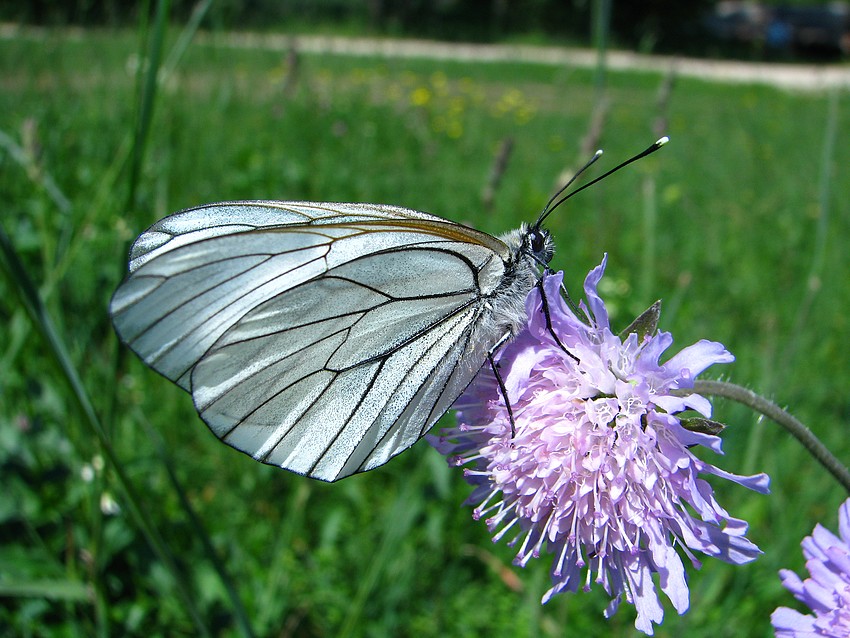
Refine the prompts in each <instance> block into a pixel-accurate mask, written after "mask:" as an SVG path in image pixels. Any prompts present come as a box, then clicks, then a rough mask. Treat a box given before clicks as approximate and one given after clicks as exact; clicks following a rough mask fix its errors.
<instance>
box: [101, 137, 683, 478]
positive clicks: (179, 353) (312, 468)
mask: <svg viewBox="0 0 850 638" xmlns="http://www.w3.org/2000/svg"><path fill="white" fill-rule="evenodd" d="M666 142H667V138H666V137H663V138H661V139H660V140H658V141H657V142H655V144H653V145H651V146H650V147H649V148H648V149H646V150H645V151H643V152H642V153H640V154H638V155H636V156H634V157H632V158H631V159H629V160H627V161H625V162H623V163H621V164H619V165H618V166H616V167H615V168H613V169H611V170H609V171H608V172H606V173H605V174H603V175H602V176H600V177H597V178H596V179H594V180H592V181H590V182H589V183H587V184H585V185H584V186H582V187H581V188H578V189H576V190H574V191H572V192H571V193H569V194H567V195H565V196H563V197H562V198H561V199H560V200H558V201H557V202H556V201H555V200H556V199H557V198H558V197H559V196H560V195H561V193H563V191H564V190H566V188H567V187H568V186H569V185H570V184H571V183H572V180H570V183H568V184H567V185H566V186H564V188H562V189H561V190H560V191H559V192H558V193H556V194H555V196H553V197H552V199H550V200H549V203H548V204H547V205H546V206H545V208H544V209H543V212H542V213H541V214H540V216H539V217H538V219H537V221H536V222H535V223H534V224H533V225H531V226H529V225H526V224H523V225H522V227H520V228H519V229H517V230H514V231H512V232H509V233H507V234H505V235H503V236H501V237H500V238H498V239H497V238H496V237H492V236H490V235H488V234H486V233H482V232H480V231H477V230H474V229H472V228H469V227H467V226H462V225H460V224H456V223H454V222H450V221H447V220H445V219H441V218H439V217H435V216H434V215H428V214H427V213H420V212H417V211H414V210H409V209H406V208H398V207H395V206H384V205H380V204H378V205H372V204H327V203H310V202H268V201H261V202H233V203H223V204H210V205H208V206H201V207H198V208H190V209H188V210H184V211H182V212H179V213H176V214H174V215H171V216H170V217H166V218H165V219H163V220H161V221H159V222H157V223H156V224H154V225H153V226H151V227H150V228H149V229H148V230H147V231H145V232H144V233H142V235H141V236H140V237H139V238H138V239H137V240H136V242H135V243H134V244H133V248H132V249H131V251H130V274H129V276H128V277H127V279H126V280H125V281H124V283H122V284H121V286H120V287H119V288H118V290H117V291H116V292H115V295H114V296H113V297H112V302H111V304H110V308H109V311H110V314H111V315H112V321H113V323H114V324H115V329H116V330H117V331H118V334H119V335H120V336H121V338H122V339H123V340H124V341H125V342H126V343H127V345H128V346H130V348H132V349H133V350H134V351H135V352H136V354H138V355H139V356H140V357H141V358H142V359H143V360H144V361H145V363H147V364H148V365H149V366H151V367H152V368H153V369H154V370H156V371H158V372H160V373H161V374H163V375H165V376H166V377H168V378H169V379H171V380H172V381H174V382H175V383H176V384H178V385H179V386H180V387H182V388H183V389H184V390H186V391H188V392H190V393H191V394H192V399H193V401H194V402H195V409H197V411H198V414H199V415H200V416H201V418H202V419H203V420H204V421H205V422H206V424H207V425H208V426H209V427H210V429H211V430H212V431H213V433H214V434H215V435H216V436H217V437H218V438H220V439H221V440H222V441H224V442H225V443H227V444H228V445H231V446H232V447H235V448H236V449H238V450H241V451H243V452H245V453H246V454H249V455H251V456H252V457H254V458H255V459H257V460H258V461H262V462H263V463H268V464H270V465H278V466H280V467H283V468H285V469H287V470H291V471H293V472H298V473H299V474H305V475H307V476H310V477H313V478H317V479H322V480H324V481H335V480H337V479H340V478H343V477H345V476H349V475H351V474H354V473H355V472H364V471H366V470H371V469H373V468H375V467H378V466H379V465H383V464H384V463H386V462H387V461H388V460H389V459H391V458H392V457H393V456H395V455H396V454H398V453H400V452H403V451H404V450H406V449H407V448H409V447H410V446H411V445H413V444H414V443H415V442H416V441H417V440H419V438H420V437H422V436H423V435H424V434H425V433H426V432H427V431H428V430H429V429H430V428H431V427H432V426H433V425H434V424H435V423H436V422H437V420H438V419H439V418H440V417H441V416H442V415H443V414H444V413H445V412H446V411H447V410H448V409H449V407H450V406H451V405H452V403H454V401H455V399H457V397H458V396H459V395H460V394H461V392H463V390H464V389H465V388H466V386H467V385H468V384H469V383H470V382H471V381H472V379H473V377H475V375H476V374H477V373H478V371H479V370H480V369H481V367H482V366H483V365H484V364H485V363H486V362H487V360H488V357H489V356H490V355H491V354H492V352H493V351H494V350H495V349H496V348H498V346H500V345H501V344H503V343H504V342H506V341H507V340H509V339H510V338H511V337H512V336H513V335H514V334H516V333H517V331H518V330H519V329H520V327H521V326H522V325H523V324H524V323H525V321H526V318H527V317H526V312H525V298H526V296H527V294H528V292H529V291H530V290H531V288H532V286H534V285H535V284H536V282H537V281H538V278H539V276H540V275H539V269H540V268H543V269H545V268H547V266H548V264H549V261H550V260H551V259H552V254H553V251H554V244H553V242H552V239H551V237H550V235H549V233H548V232H547V231H546V230H544V229H543V228H542V227H541V224H542V222H543V220H544V219H545V218H546V217H547V216H548V215H549V214H550V213H551V212H552V211H553V210H554V209H555V208H557V207H558V206H559V205H560V204H561V203H562V202H563V201H565V200H566V199H568V198H569V197H571V196H573V195H575V194H576V193H578V192H580V191H581V190H584V189H585V188H587V187H588V186H591V185H592V184H594V183H596V182H598V181H599V180H601V179H604V178H605V177H606V176H608V175H610V174H611V173H613V172H614V171H616V170H618V169H620V168H622V167H623V166H625V165H627V164H629V163H631V162H633V161H635V160H637V159H640V158H641V157H644V156H645V155H648V154H649V153H652V152H653V151H655V150H657V149H658V148H660V147H661V146H662V145H663V144H665V143H666ZM600 155H601V151H597V153H596V155H594V157H593V159H591V160H590V162H588V163H587V164H586V165H585V167H584V168H587V167H588V166H590V164H592V163H593V162H594V161H595V160H596V159H597V158H598V157H599V156H600ZM584 168H583V169H582V170H581V171H579V172H578V173H577V174H576V176H578V174H580V173H581V172H582V171H583V170H584ZM573 179H575V178H573ZM553 202H554V203H553ZM502 393H503V396H504V395H505V390H504V388H502ZM505 400H506V401H507V403H508V410H509V411H510V402H509V400H508V397H506V396H505Z"/></svg>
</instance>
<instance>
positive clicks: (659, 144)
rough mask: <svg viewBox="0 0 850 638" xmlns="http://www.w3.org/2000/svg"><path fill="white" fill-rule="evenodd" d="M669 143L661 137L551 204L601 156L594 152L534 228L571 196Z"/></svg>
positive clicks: (549, 205) (542, 214)
mask: <svg viewBox="0 0 850 638" xmlns="http://www.w3.org/2000/svg"><path fill="white" fill-rule="evenodd" d="M669 141H670V138H669V137H667V136H666V135H665V136H664V137H662V138H660V139H658V140H656V141H655V142H654V143H653V144H652V145H651V146H649V147H648V148H646V149H645V150H644V151H642V152H640V153H638V154H637V155H635V156H634V157H631V158H629V159H627V160H626V161H625V162H622V163H620V164H617V166H615V167H614V168H612V169H611V170H609V171H607V172H605V173H603V174H602V175H600V176H599V177H597V178H595V179H592V180H591V181H589V182H588V183H587V184H584V185H583V186H580V187H578V188H577V189H575V190H574V191H571V192H569V193H567V194H566V195H564V196H563V197H561V199H559V200H557V201H556V202H555V203H554V204H553V203H552V202H553V201H554V200H555V198H557V197H558V196H560V195H561V193H563V192H564V191H565V190H566V189H567V188H568V187H569V186H570V184H572V183H573V182H574V181H575V179H576V177H578V176H579V175H581V173H582V172H583V171H584V170H585V169H586V168H587V167H588V166H590V165H591V164H593V162H595V161H596V160H597V159H598V158H599V156H600V155H601V154H602V151H596V153H595V154H594V156H593V158H592V159H591V160H590V161H589V162H588V163H587V164H585V165H584V168H582V169H581V170H580V171H579V172H578V173H576V174H575V176H574V177H573V178H572V179H571V180H570V181H569V182H567V184H566V185H565V186H564V187H563V188H562V189H561V190H559V191H558V192H557V193H555V195H554V196H553V197H552V199H550V200H549V203H547V204H546V207H545V208H544V209H543V212H542V213H541V214H540V217H539V218H538V219H537V223H536V224H535V226H536V227H539V226H540V224H542V223H543V220H544V219H546V218H547V217H548V216H549V214H550V213H551V212H552V211H553V210H555V209H556V208H558V206H560V205H561V204H563V203H564V202H565V201H567V200H568V199H569V198H570V197H572V196H573V195H577V194H578V193H580V192H582V191H583V190H584V189H585V188H590V187H591V186H593V185H594V184H595V183H596V182H599V181H601V180H603V179H605V178H606V177H608V176H609V175H611V174H612V173H616V172H617V171H619V170H620V169H621V168H623V167H624V166H628V165H629V164H631V163H632V162H636V161H637V160H639V159H641V158H644V157H646V156H647V155H650V154H652V153H654V152H655V151H657V150H658V149H659V148H661V147H662V146H664V145H665V144H666V143H667V142H669Z"/></svg>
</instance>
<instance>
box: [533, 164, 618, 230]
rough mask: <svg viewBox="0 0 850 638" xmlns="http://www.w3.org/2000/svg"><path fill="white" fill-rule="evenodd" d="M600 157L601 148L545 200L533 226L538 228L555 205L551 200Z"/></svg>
mask: <svg viewBox="0 0 850 638" xmlns="http://www.w3.org/2000/svg"><path fill="white" fill-rule="evenodd" d="M600 157H602V149H601V148H600V149H599V150H597V151H596V152H595V153H594V154H593V157H591V158H590V159H589V160H587V162H585V164H584V166H582V167H581V168H580V169H578V170H577V171H576V173H575V175H573V176H572V177H571V178H570V180H569V181H568V182H567V183H566V184H564V185H563V186H561V188H559V189H558V192H557V193H555V194H554V195H552V197H550V198H549V201H548V202H546V205H545V206H544V207H543V210H542V211H540V217H538V218H537V223H536V224H535V225H534V226H535V228H540V223H541V222H542V221H543V220H544V219H546V217H547V216H548V215H549V213H551V212H552V209H554V208H555V207H556V206H557V204H555V206H552V202H554V201H555V200H556V199H557V198H558V197H559V196H560V195H561V193H563V192H564V191H565V190H567V189H568V188H569V187H570V186H572V184H573V182H575V181H576V180H577V179H578V178H579V176H580V175H581V174H582V173H584V172H585V171H586V170H587V169H588V168H590V167H591V166H592V165H593V164H594V162H596V160H598V159H599V158H600ZM550 206H551V208H550Z"/></svg>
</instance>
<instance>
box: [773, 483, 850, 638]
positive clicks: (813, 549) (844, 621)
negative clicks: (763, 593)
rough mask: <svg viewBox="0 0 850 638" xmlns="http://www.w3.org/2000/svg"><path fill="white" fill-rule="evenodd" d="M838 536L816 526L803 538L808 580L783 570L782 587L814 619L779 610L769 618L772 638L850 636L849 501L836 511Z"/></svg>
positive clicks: (786, 610) (788, 610) (781, 608)
mask: <svg viewBox="0 0 850 638" xmlns="http://www.w3.org/2000/svg"><path fill="white" fill-rule="evenodd" d="M838 533H839V534H840V535H841V538H839V537H838V536H836V535H835V534H833V533H832V532H830V531H829V530H828V529H826V528H825V527H822V526H821V525H820V524H818V525H816V526H815V529H814V531H813V532H812V535H811V536H806V538H804V539H803V542H802V546H803V556H804V557H805V558H806V569H808V570H809V574H811V578H807V579H806V580H800V577H799V576H797V574H795V573H794V572H792V571H790V570H787V569H783V570H780V572H779V575H780V576H781V577H782V584H783V585H785V587H786V588H787V589H788V590H789V591H790V592H791V593H792V594H794V597H795V598H796V599H797V600H799V601H801V602H802V603H804V604H805V605H806V606H808V607H809V608H810V609H811V610H812V611H813V612H814V616H811V615H808V614H801V613H800V612H798V611H794V610H793V609H789V608H788V607H779V608H778V609H777V610H776V611H774V612H773V614H772V615H771V617H770V621H771V622H772V623H773V628H774V629H775V630H776V638H816V637H818V638H824V637H826V638H838V637H839V636H841V637H842V638H846V636H850V499H848V500H846V501H844V504H843V505H842V506H841V507H840V508H839V510H838Z"/></svg>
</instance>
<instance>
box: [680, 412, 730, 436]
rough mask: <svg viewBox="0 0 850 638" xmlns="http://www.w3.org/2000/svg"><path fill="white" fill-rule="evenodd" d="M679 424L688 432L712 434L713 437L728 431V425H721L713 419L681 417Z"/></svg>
mask: <svg viewBox="0 0 850 638" xmlns="http://www.w3.org/2000/svg"><path fill="white" fill-rule="evenodd" d="M679 422H680V423H681V424H682V427H683V428H685V429H686V430H690V431H691V432H699V433H700V434H710V435H712V436H717V435H718V434H720V433H721V432H723V430H725V429H726V425H725V424H724V423H720V422H719V421H712V420H711V419H705V418H703V417H700V416H694V417H684V418H683V417H679Z"/></svg>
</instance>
